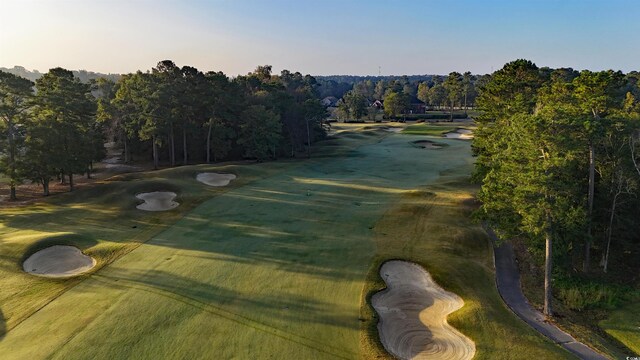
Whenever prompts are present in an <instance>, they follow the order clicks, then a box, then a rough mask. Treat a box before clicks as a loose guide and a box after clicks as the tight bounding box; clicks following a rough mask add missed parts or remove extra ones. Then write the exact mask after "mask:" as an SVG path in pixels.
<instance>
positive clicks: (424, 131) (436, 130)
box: [402, 124, 456, 136]
mask: <svg viewBox="0 0 640 360" xmlns="http://www.w3.org/2000/svg"><path fill="white" fill-rule="evenodd" d="M455 130H456V127H455V126H449V125H434V124H415V125H409V126H407V127H406V128H405V129H404V130H402V133H403V134H408V135H428V136H442V135H444V134H445V133H448V132H451V131H455Z"/></svg>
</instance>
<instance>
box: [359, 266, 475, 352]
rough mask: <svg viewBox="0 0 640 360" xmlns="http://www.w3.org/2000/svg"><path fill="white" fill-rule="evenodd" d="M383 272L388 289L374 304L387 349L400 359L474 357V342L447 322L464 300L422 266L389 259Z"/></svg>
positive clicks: (381, 337)
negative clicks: (434, 278) (445, 287)
mask: <svg viewBox="0 0 640 360" xmlns="http://www.w3.org/2000/svg"><path fill="white" fill-rule="evenodd" d="M380 275H381V276H382V278H383V279H384V281H385V282H386V283H387V289H385V290H383V291H381V292H379V293H377V294H375V295H374V296H373V297H372V299H371V303H372V305H373V307H374V309H375V310H376V311H377V312H378V314H379V315H380V322H379V323H378V332H379V333H380V340H381V341H382V344H383V345H384V347H385V349H387V351H389V352H390V353H391V354H393V355H394V356H396V357H398V358H400V359H447V360H453V359H471V358H472V357H473V356H474V354H475V352H476V346H475V344H474V342H473V341H471V340H470V339H469V338H467V337H466V336H464V335H463V334H462V333H460V332H459V331H457V330H456V329H454V328H453V327H451V326H450V325H449V324H448V323H447V315H449V314H450V313H452V312H454V311H456V310H458V309H460V308H461V307H462V306H463V305H464V302H463V301H462V299H461V298H460V297H459V296H457V295H456V294H453V293H450V292H448V291H445V290H444V289H442V288H441V287H440V286H438V284H436V283H435V282H434V281H433V279H432V278H431V276H430V275H429V273H428V272H426V271H425V270H424V269H423V268H422V267H420V266H418V265H416V264H413V263H409V262H406V261H396V260H394V261H389V262H387V263H385V264H384V265H382V268H381V269H380Z"/></svg>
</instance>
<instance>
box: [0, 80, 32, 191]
mask: <svg viewBox="0 0 640 360" xmlns="http://www.w3.org/2000/svg"><path fill="white" fill-rule="evenodd" d="M32 97H33V83H32V82H31V81H29V80H27V79H24V78H21V77H19V76H15V75H13V74H9V73H6V72H3V71H0V120H1V121H2V122H1V123H0V124H1V125H2V127H0V130H1V131H2V133H3V135H4V136H3V139H6V147H4V146H3V147H2V148H4V149H6V151H2V152H0V172H2V173H3V174H5V175H6V176H7V177H8V178H9V188H10V195H9V198H10V199H11V200H16V185H18V184H19V183H20V182H21V180H22V179H21V178H20V176H19V175H20V172H19V171H18V167H19V165H18V163H19V161H20V159H19V157H20V154H21V148H22V140H23V134H21V131H22V132H24V128H25V124H26V120H27V116H28V111H29V109H30V108H31V105H32V104H31V99H32ZM2 142H3V141H2V140H0V144H1V143H2Z"/></svg>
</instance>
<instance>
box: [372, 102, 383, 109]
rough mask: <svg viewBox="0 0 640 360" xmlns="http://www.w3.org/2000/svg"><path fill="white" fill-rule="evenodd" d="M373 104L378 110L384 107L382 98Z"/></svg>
mask: <svg viewBox="0 0 640 360" xmlns="http://www.w3.org/2000/svg"><path fill="white" fill-rule="evenodd" d="M371 106H373V107H375V108H376V109H378V110H382V109H384V104H383V103H382V100H376V101H374V102H373V104H371Z"/></svg>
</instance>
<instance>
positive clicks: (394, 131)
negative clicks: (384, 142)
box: [383, 126, 404, 133]
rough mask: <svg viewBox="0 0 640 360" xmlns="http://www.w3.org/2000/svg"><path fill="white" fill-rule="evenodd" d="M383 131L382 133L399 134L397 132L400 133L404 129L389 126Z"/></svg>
mask: <svg viewBox="0 0 640 360" xmlns="http://www.w3.org/2000/svg"><path fill="white" fill-rule="evenodd" d="M383 129H384V131H387V132H392V133H399V132H401V131H402V130H403V129H404V128H401V127H390V126H388V127H385V128H383Z"/></svg>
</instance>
